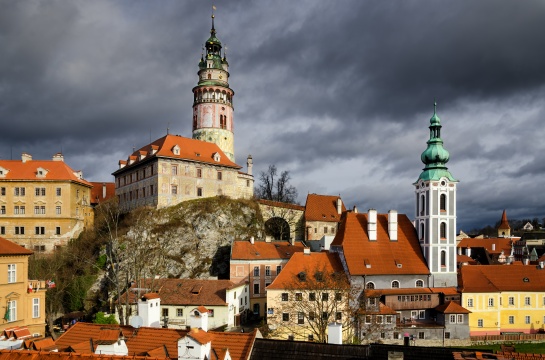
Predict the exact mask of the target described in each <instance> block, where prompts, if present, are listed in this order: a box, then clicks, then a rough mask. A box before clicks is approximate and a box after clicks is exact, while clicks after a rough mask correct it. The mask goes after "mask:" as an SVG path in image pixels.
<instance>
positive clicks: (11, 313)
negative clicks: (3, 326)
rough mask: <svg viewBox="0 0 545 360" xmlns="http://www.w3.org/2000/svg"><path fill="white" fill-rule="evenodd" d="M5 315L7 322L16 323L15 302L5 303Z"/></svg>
mask: <svg viewBox="0 0 545 360" xmlns="http://www.w3.org/2000/svg"><path fill="white" fill-rule="evenodd" d="M6 313H7V314H6V315H7V317H8V318H7V319H6V320H8V322H11V321H17V301H16V300H11V301H8V303H7V309H6Z"/></svg>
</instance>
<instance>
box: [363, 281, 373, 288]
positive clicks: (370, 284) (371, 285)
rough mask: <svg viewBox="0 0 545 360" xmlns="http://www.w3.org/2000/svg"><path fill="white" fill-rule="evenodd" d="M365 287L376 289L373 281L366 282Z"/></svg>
mask: <svg viewBox="0 0 545 360" xmlns="http://www.w3.org/2000/svg"><path fill="white" fill-rule="evenodd" d="M365 288H366V289H374V288H375V284H374V283H372V282H371V281H369V282H368V283H367V284H365Z"/></svg>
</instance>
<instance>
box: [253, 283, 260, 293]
mask: <svg viewBox="0 0 545 360" xmlns="http://www.w3.org/2000/svg"><path fill="white" fill-rule="evenodd" d="M254 295H259V284H254Z"/></svg>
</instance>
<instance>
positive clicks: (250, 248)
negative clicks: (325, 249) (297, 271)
mask: <svg viewBox="0 0 545 360" xmlns="http://www.w3.org/2000/svg"><path fill="white" fill-rule="evenodd" d="M303 249H304V246H303V244H301V243H300V242H295V243H294V244H293V245H291V244H290V243H289V241H274V242H265V241H255V242H254V243H253V244H252V243H250V242H249V241H247V240H244V241H242V240H240V241H233V245H231V259H232V260H273V259H289V258H290V257H291V256H292V255H293V254H294V253H296V252H303Z"/></svg>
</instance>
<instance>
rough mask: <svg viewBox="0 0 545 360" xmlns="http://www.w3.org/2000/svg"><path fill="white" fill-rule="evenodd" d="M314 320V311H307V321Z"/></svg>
mask: <svg viewBox="0 0 545 360" xmlns="http://www.w3.org/2000/svg"><path fill="white" fill-rule="evenodd" d="M314 319H316V313H315V312H314V311H309V313H308V320H309V321H314Z"/></svg>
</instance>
